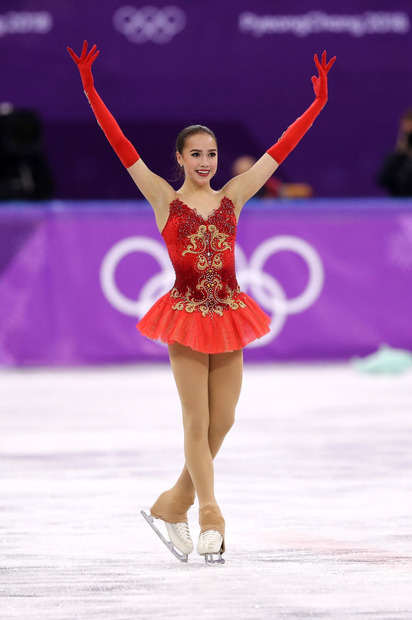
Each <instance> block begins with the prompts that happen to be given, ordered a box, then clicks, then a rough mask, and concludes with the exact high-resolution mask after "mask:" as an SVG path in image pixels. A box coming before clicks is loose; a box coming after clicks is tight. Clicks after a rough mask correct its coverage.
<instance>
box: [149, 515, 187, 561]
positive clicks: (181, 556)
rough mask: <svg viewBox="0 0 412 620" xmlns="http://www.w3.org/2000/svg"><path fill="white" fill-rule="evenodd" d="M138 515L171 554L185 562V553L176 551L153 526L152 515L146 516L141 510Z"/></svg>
mask: <svg viewBox="0 0 412 620" xmlns="http://www.w3.org/2000/svg"><path fill="white" fill-rule="evenodd" d="M140 514H141V515H142V516H143V518H144V519H145V520H146V521H147V522H148V524H149V525H150V527H151V528H152V530H154V531H155V532H156V534H157V535H158V536H159V538H160V540H161V541H162V543H163V544H165V545H166V547H167V548H168V549H169V551H170V552H171V553H173V555H174V556H175V558H177V559H178V560H179V561H180V562H187V560H188V557H189V556H188V555H187V554H186V553H182V552H181V551H179V550H178V549H176V547H175V546H174V544H173V543H172V542H171V541H170V540H166V538H165V537H164V536H163V534H162V532H161V531H160V530H159V529H158V528H157V527H156V526H155V524H154V520H155V517H152V515H148V514H146V513H145V511H144V510H141V511H140Z"/></svg>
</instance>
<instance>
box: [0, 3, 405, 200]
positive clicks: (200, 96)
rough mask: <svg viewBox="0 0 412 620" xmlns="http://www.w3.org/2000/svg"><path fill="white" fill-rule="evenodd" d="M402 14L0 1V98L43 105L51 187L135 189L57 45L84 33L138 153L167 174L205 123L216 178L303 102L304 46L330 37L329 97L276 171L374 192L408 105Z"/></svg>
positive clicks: (310, 49)
mask: <svg viewBox="0 0 412 620" xmlns="http://www.w3.org/2000/svg"><path fill="white" fill-rule="evenodd" d="M149 4H150V5H151V6H155V7H157V9H159V10H157V9H156V10H155V11H154V13H153V12H152V13H151V14H149V12H148V11H149V9H147V8H145V7H147V6H148V5H149ZM337 4H339V5H341V7H340V8H339V9H338V8H331V5H332V6H334V7H336V5H337ZM125 6H129V7H135V9H133V10H130V9H129V10H128V13H127V14H126V13H125V12H124V11H123V12H120V13H119V11H121V10H122V7H125ZM166 6H169V7H170V6H173V7H175V8H174V9H173V10H171V9H167V10H166V9H165V7H166ZM103 7H104V8H103ZM411 24H412V4H411V2H410V1H408V0H393V2H390V3H389V2H387V0H386V1H384V0H376V1H375V2H363V3H359V2H358V1H357V0H346V2H345V3H330V2H326V1H318V2H313V1H310V2H309V1H304V0H300V1H297V2H294V3H290V2H284V1H279V2H270V1H265V0H253V2H252V0H236V1H226V0H225V1H224V2H223V1H222V0H209V2H207V4H205V3H204V2H197V1H184V0H176V2H174V3H173V4H172V5H171V4H170V3H165V2H162V3H160V2H156V3H154V4H152V3H148V4H147V5H146V4H145V3H142V2H131V3H125V2H122V1H120V0H105V2H104V3H96V2H94V1H93V2H92V0H81V1H80V0H77V1H74V2H55V1H53V2H47V1H43V0H27V1H21V2H16V1H15V0H13V1H11V0H3V1H2V2H1V5H0V62H1V87H0V89H1V90H0V101H1V100H2V101H11V102H12V103H14V104H15V105H16V106H18V107H34V108H36V109H38V110H39V112H40V113H41V116H42V118H43V120H44V124H45V142H46V146H47V151H48V156H49V160H50V163H51V165H52V167H53V170H54V173H55V176H56V179H57V184H58V188H59V189H58V191H59V196H60V197H72V198H77V197H81V198H90V197H106V198H122V197H133V196H136V190H135V188H134V186H133V184H132V183H131V182H130V181H129V180H128V179H127V175H125V172H124V171H123V169H122V166H121V164H120V163H119V162H118V161H117V158H116V156H115V155H114V154H113V153H112V152H111V149H110V147H109V146H108V145H107V144H106V143H105V139H104V137H103V136H102V135H101V132H100V129H99V128H98V127H97V126H96V123H95V121H94V117H93V116H92V113H91V111H90V108H89V105H88V103H87V101H86V99H85V97H84V95H83V92H82V88H81V83H80V79H79V76H78V72H77V69H76V67H75V65H74V64H73V62H72V60H71V59H70V57H69V56H68V54H67V52H66V46H67V45H70V46H72V47H73V48H74V49H75V50H78V51H80V48H81V44H82V41H83V39H84V38H88V40H89V41H90V42H91V43H93V42H96V43H97V44H98V46H99V48H100V50H101V53H100V57H99V58H98V61H97V62H96V64H95V70H94V74H95V81H96V85H97V88H98V90H99V92H100V94H101V95H102V97H103V98H104V100H105V101H106V103H107V105H108V106H109V108H110V109H111V110H112V112H113V113H114V114H115V116H116V118H117V119H118V121H119V122H120V123H121V125H122V127H123V129H124V131H125V133H126V134H127V135H128V137H130V139H131V140H132V141H133V143H134V144H135V146H136V147H137V149H138V150H139V151H140V152H141V154H142V156H143V159H144V160H145V161H146V162H147V164H148V165H149V166H150V167H151V168H152V169H153V170H154V171H156V172H157V173H159V174H161V175H164V176H169V177H170V171H171V169H172V167H173V159H172V154H173V144H174V139H175V136H176V133H177V131H178V130H179V129H180V128H181V127H182V126H184V125H186V124H190V123H193V122H201V123H204V124H209V125H210V126H211V127H212V128H213V129H215V130H216V132H217V134H218V138H219V143H220V149H221V161H220V175H219V177H218V178H217V179H216V185H220V184H223V183H224V182H225V181H226V180H227V178H228V176H229V174H230V164H231V162H232V161H233V159H234V158H235V157H236V156H237V155H240V154H243V153H245V152H249V153H251V154H254V155H256V156H258V155H260V154H261V153H262V152H263V151H264V150H265V149H266V148H268V147H269V146H270V145H271V144H272V143H273V142H274V141H276V140H277V138H278V137H279V136H280V135H281V134H282V132H283V131H284V130H285V129H286V127H287V126H288V125H289V124H290V123H291V122H293V121H294V120H295V118H296V117H297V116H298V115H299V114H300V113H301V112H302V111H303V110H305V109H306V107H307V106H308V105H309V104H310V103H311V101H312V98H313V94H312V93H313V91H312V85H311V82H310V78H311V76H312V75H313V72H314V64H313V54H314V52H315V51H316V52H318V53H321V52H322V50H323V49H326V50H327V51H328V53H329V55H332V54H336V55H337V57H338V59H337V62H336V63H335V66H334V67H333V71H332V73H331V75H330V88H329V93H330V96H329V103H328V105H327V107H326V108H325V109H324V110H323V112H322V114H321V116H320V117H319V118H318V119H317V120H316V122H315V125H314V126H313V128H312V129H311V131H310V133H309V135H307V136H306V137H305V138H304V141H303V142H302V143H301V144H300V145H299V147H298V148H297V149H296V150H295V152H294V153H293V154H292V155H291V156H290V157H289V158H288V159H287V161H286V162H285V163H284V164H283V165H282V167H281V169H280V172H279V175H280V176H281V177H283V178H284V179H285V180H287V181H302V182H308V183H310V184H311V185H313V187H314V190H315V193H316V195H318V196H374V195H379V194H382V191H381V190H380V189H379V188H378V187H377V185H376V182H375V177H376V173H377V170H378V168H379V165H380V162H381V160H382V157H383V156H384V154H385V153H386V152H387V151H388V150H390V149H391V148H392V147H393V145H394V142H395V139H396V133H397V126H398V119H399V115H400V113H401V112H402V111H403V110H404V109H405V108H406V107H408V106H411V105H412V95H411V82H412V81H411V77H412V69H411V67H412V65H411V58H412V37H411V27H412V26H411Z"/></svg>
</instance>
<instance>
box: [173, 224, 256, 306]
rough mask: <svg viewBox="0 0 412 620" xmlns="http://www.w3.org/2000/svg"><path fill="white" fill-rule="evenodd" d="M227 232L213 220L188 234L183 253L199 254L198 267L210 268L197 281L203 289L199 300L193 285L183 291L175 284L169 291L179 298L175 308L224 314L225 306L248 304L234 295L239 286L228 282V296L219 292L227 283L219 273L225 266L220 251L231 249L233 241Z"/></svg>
mask: <svg viewBox="0 0 412 620" xmlns="http://www.w3.org/2000/svg"><path fill="white" fill-rule="evenodd" d="M228 236H229V235H226V234H225V233H222V232H220V231H219V230H218V229H217V227H216V226H215V225H214V224H209V225H206V224H202V225H201V226H199V228H198V229H197V232H196V233H194V234H193V235H188V239H189V241H190V243H189V244H188V245H187V247H186V250H184V251H183V252H182V256H184V255H185V254H196V255H198V261H197V265H196V267H197V269H198V270H199V271H203V272H204V271H205V270H207V271H206V274H205V277H204V278H203V279H202V280H200V281H199V283H198V284H197V285H196V289H197V290H198V291H201V292H202V293H203V297H202V299H200V300H196V299H194V298H193V292H192V289H191V288H190V287H188V289H187V291H186V293H185V294H184V295H181V294H180V293H179V291H178V290H177V289H176V288H173V289H172V291H171V293H170V294H171V296H172V297H173V298H174V299H179V301H177V303H175V304H174V306H172V308H173V310H186V312H189V313H191V312H194V311H195V310H199V311H200V312H201V313H202V315H203V316H206V315H208V314H213V313H215V314H218V315H219V316H222V315H223V310H224V308H225V306H226V307H229V308H231V309H232V310H237V309H238V308H245V307H246V304H245V303H244V302H243V301H241V300H240V299H239V300H235V299H233V296H234V294H235V293H236V294H239V293H240V292H241V291H240V288H239V287H237V289H236V290H235V291H233V290H232V289H231V288H229V287H228V286H226V291H227V295H226V297H224V298H221V297H219V292H220V291H221V290H222V289H223V287H224V285H223V283H222V279H221V277H220V275H219V274H218V273H217V271H219V270H220V269H222V267H223V261H222V256H221V254H222V253H223V252H225V251H226V250H229V252H231V251H232V248H231V245H230V243H228V242H227V241H226V239H227V237H228Z"/></svg>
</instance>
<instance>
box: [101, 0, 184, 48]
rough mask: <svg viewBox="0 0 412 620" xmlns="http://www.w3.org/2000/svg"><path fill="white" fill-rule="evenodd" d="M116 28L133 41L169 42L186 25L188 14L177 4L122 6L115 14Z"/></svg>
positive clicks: (114, 22)
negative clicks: (137, 7)
mask: <svg viewBox="0 0 412 620" xmlns="http://www.w3.org/2000/svg"><path fill="white" fill-rule="evenodd" d="M113 24H114V27H115V28H116V30H118V31H119V32H121V33H122V34H124V36H125V37H126V38H127V39H129V41H131V42H132V43H147V42H148V41H152V42H153V43H160V44H162V43H169V41H171V40H172V39H173V37H174V36H176V35H177V34H178V32H181V31H182V30H183V28H184V27H185V26H186V15H185V13H184V12H183V11H182V9H180V8H179V7H177V6H165V7H164V8H163V9H159V8H157V7H155V6H144V7H142V8H141V9H136V8H135V7H133V6H122V7H121V8H119V9H117V11H116V12H115V14H114V15H113Z"/></svg>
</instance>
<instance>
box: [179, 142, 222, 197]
mask: <svg viewBox="0 0 412 620" xmlns="http://www.w3.org/2000/svg"><path fill="white" fill-rule="evenodd" d="M176 158H177V161H178V163H179V164H180V165H183V169H184V173H185V178H186V180H190V181H192V182H193V183H195V184H196V185H200V186H202V185H207V184H208V183H209V182H210V179H211V178H212V177H213V176H214V175H215V174H216V169H217V145H216V141H215V139H214V138H213V137H212V136H210V135H209V134H207V133H204V132H203V133H196V134H194V135H192V136H189V137H188V138H186V142H185V146H184V148H183V151H182V153H179V152H177V153H176Z"/></svg>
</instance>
